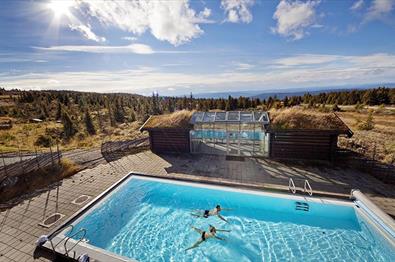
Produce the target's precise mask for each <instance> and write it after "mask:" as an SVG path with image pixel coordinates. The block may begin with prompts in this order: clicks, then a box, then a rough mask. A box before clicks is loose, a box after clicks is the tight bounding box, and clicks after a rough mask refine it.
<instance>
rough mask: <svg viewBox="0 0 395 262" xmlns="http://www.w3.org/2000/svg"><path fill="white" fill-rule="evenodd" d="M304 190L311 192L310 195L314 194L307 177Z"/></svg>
mask: <svg viewBox="0 0 395 262" xmlns="http://www.w3.org/2000/svg"><path fill="white" fill-rule="evenodd" d="M303 192H307V194H309V195H310V196H312V195H313V189H312V188H311V186H310V183H309V181H308V180H307V179H306V180H305V181H304V187H303Z"/></svg>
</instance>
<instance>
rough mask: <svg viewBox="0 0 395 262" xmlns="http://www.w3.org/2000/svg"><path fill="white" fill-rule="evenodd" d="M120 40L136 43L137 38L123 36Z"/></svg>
mask: <svg viewBox="0 0 395 262" xmlns="http://www.w3.org/2000/svg"><path fill="white" fill-rule="evenodd" d="M122 39H123V40H127V41H130V42H133V41H137V39H138V38H137V37H135V36H124V37H122Z"/></svg>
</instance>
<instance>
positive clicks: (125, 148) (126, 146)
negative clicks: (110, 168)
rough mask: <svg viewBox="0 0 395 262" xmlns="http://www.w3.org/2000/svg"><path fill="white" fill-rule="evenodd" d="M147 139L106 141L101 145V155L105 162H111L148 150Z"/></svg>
mask: <svg viewBox="0 0 395 262" xmlns="http://www.w3.org/2000/svg"><path fill="white" fill-rule="evenodd" d="M149 145H150V144H149V138H148V137H144V138H138V139H133V140H123V141H108V142H104V143H102V145H101V153H102V155H103V158H104V159H105V160H106V161H107V162H113V161H116V160H118V159H121V158H122V157H125V156H128V155H133V154H136V153H139V152H141V151H144V150H147V149H149Z"/></svg>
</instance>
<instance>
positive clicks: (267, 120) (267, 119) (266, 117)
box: [262, 113, 269, 123]
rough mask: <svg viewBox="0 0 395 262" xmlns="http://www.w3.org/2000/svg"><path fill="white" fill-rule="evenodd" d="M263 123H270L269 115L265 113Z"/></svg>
mask: <svg viewBox="0 0 395 262" xmlns="http://www.w3.org/2000/svg"><path fill="white" fill-rule="evenodd" d="M262 121H263V122H266V123H267V122H269V117H268V115H267V113H263V117H262Z"/></svg>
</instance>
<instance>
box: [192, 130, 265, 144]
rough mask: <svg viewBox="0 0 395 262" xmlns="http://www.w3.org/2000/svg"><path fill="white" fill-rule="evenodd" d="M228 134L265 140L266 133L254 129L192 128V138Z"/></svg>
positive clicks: (235, 137)
mask: <svg viewBox="0 0 395 262" xmlns="http://www.w3.org/2000/svg"><path fill="white" fill-rule="evenodd" d="M227 134H229V138H230V139H238V138H241V139H248V140H258V141H260V140H263V139H264V136H265V134H264V133H263V132H254V131H241V132H231V131H228V132H226V131H224V130H192V131H191V135H192V138H196V139H226V136H227Z"/></svg>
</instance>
